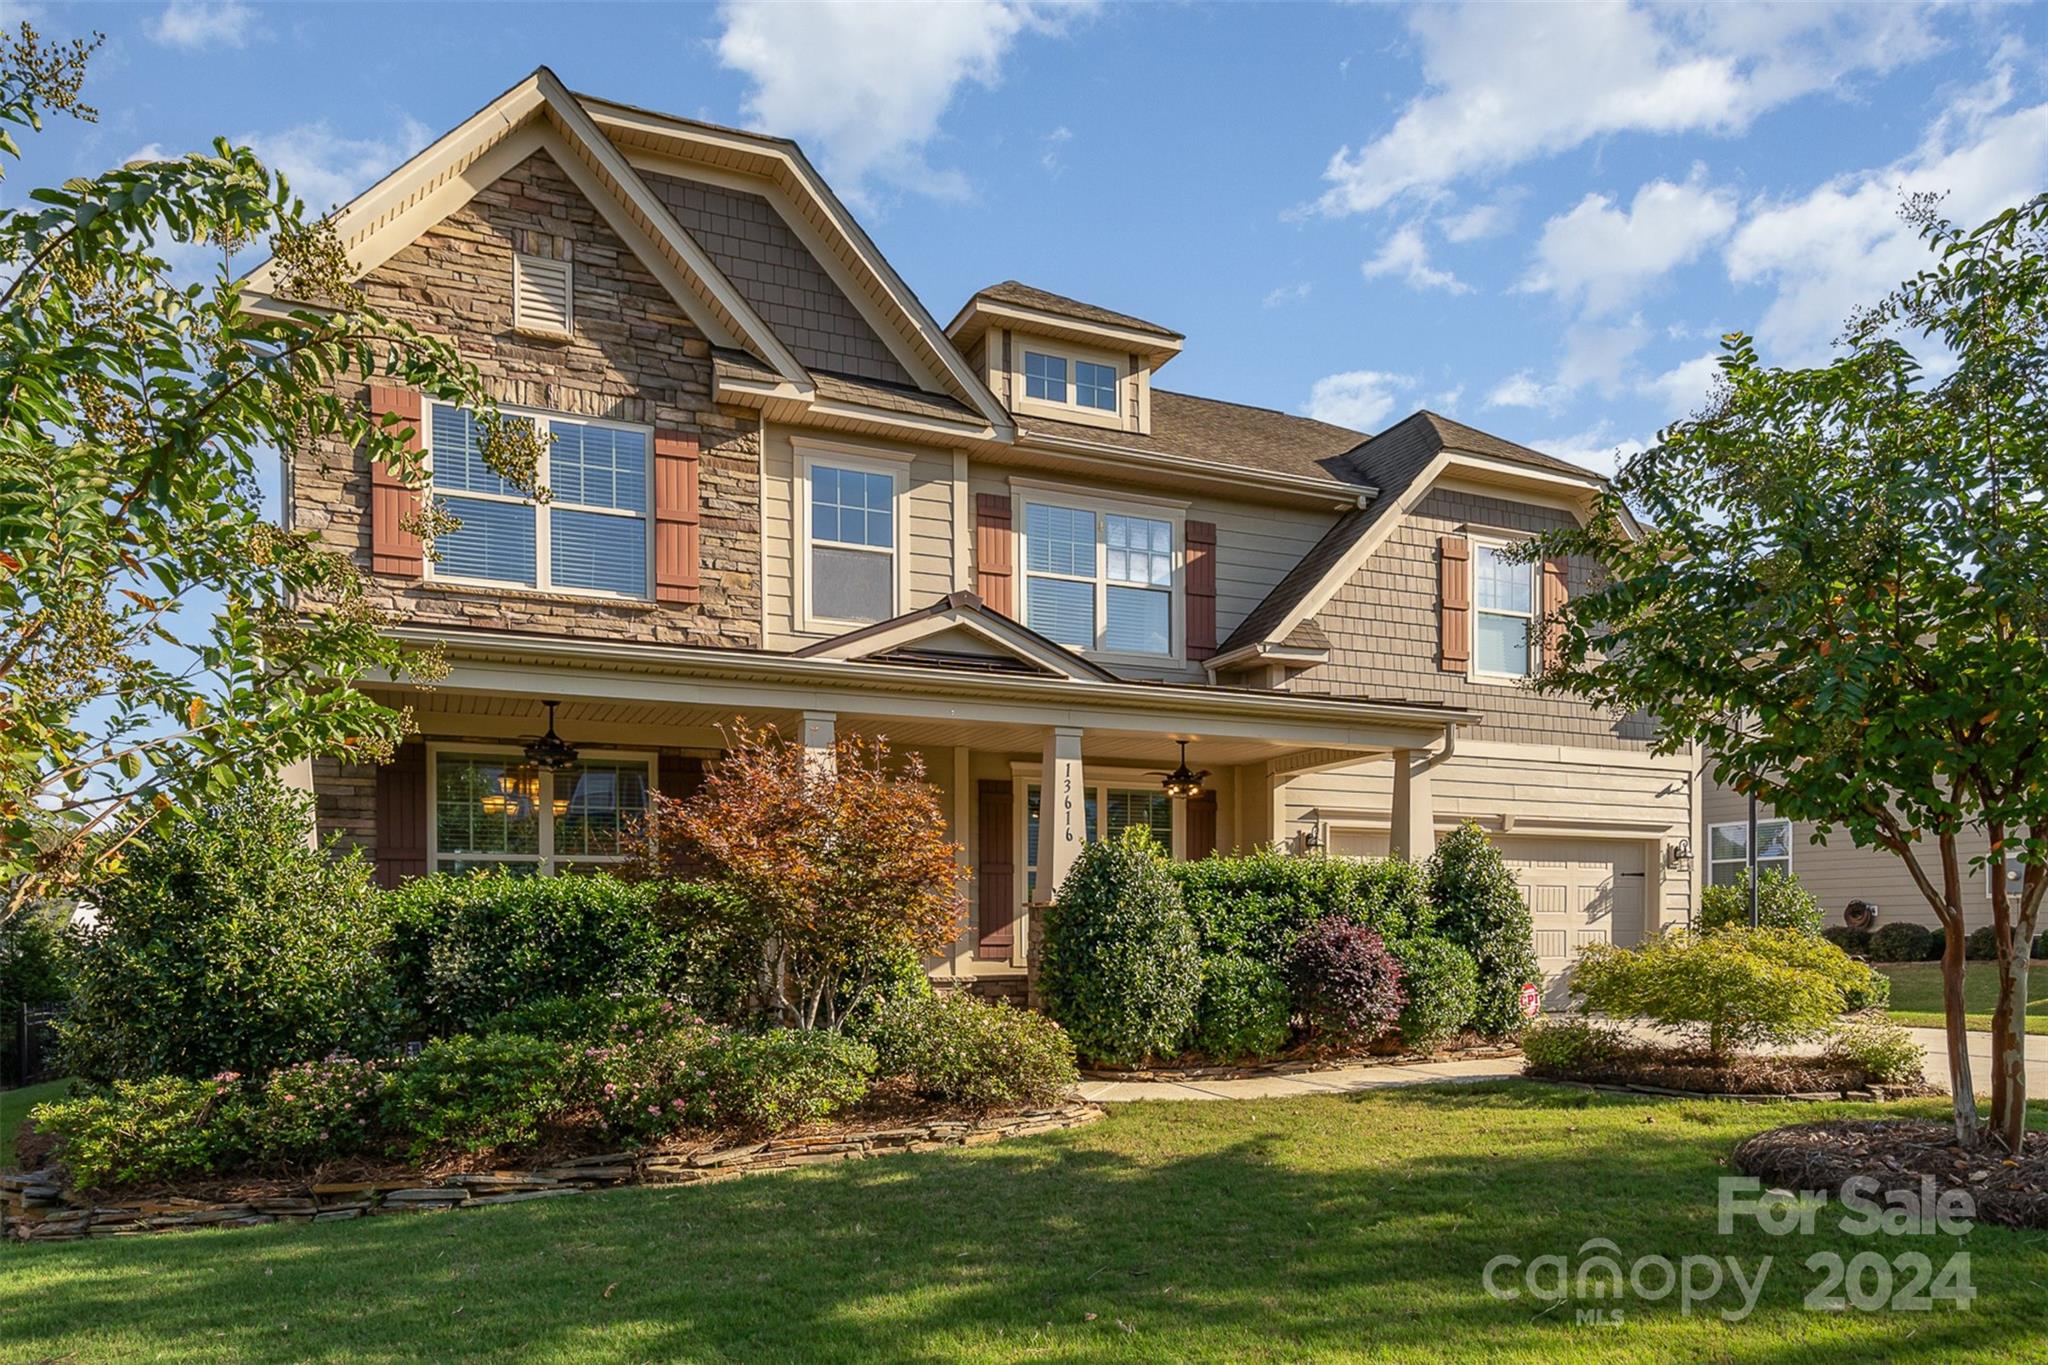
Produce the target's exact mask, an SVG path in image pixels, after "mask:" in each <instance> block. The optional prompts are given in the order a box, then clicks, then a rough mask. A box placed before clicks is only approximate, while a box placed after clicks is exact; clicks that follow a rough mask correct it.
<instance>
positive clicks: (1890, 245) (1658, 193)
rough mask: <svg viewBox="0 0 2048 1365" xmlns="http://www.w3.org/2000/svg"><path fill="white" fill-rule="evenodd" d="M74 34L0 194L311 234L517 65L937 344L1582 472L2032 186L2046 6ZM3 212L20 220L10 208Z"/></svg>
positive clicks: (748, 6) (183, 28)
mask: <svg viewBox="0 0 2048 1365" xmlns="http://www.w3.org/2000/svg"><path fill="white" fill-rule="evenodd" d="M21 17H28V18H31V19H33V20H35V21H36V22H37V24H38V25H39V26H40V27H41V28H42V29H43V30H44V31H45V33H46V34H48V35H50V36H69V35H71V34H74V33H78V32H82V31H85V30H89V29H95V28H96V29H100V30H103V31H104V32H105V33H106V34H107V44H106V46H105V48H104V49H103V50H102V52H101V53H100V55H99V57H98V58H97V59H96V61H95V63H94V67H93V75H92V79H91V81H90V84H89V86H88V90H87V98H88V99H90V100H91V101H92V102H93V103H95V104H97V105H98V106H99V108H100V110H101V118H100V121H99V123H98V124H97V125H92V126H83V125H75V124H69V123H66V122H62V121H60V122H57V123H55V124H53V125H52V128H51V131H50V132H48V133H46V134H44V135H43V136H41V137H39V138H34V139H31V140H30V141H29V143H28V146H27V148H26V150H27V152H28V155H27V157H26V159H25V164H24V166H23V167H22V168H21V169H20V171H18V172H13V173H10V174H9V176H8V178H7V180H6V182H5V187H4V190H0V193H4V194H5V195H7V196H10V197H15V196H20V195H22V194H24V193H25V192H26V190H27V189H28V187H29V186H31V185H34V184H40V183H46V182H50V181H54V180H57V179H61V178H63V177H65V176H69V175H74V174H83V173H91V172H93V171H96V170H99V169H102V168H104V167H106V166H107V165H110V164H113V163H115V162H118V161H120V160H122V159H125V158H127V157H130V156H132V155H135V154H136V153H138V152H143V151H146V150H147V149H152V148H154V149H157V150H160V151H165V152H174V151H180V150H185V149H188V148H192V147H198V146H202V145H204V144H205V143H206V142H207V141H208V140H210V139H211V138H212V137H214V136H216V135H223V134H224V135H227V136H230V137H233V138H236V139H238V140H244V141H248V142H251V143H253V144H254V145H255V146H256V147H257V148H258V149H259V151H262V152H263V153H264V154H265V155H267V156H268V157H270V158H271V159H272V160H273V161H274V162H275V163H276V164H278V165H280V166H282V167H283V168H285V169H286V170H287V171H288V172H290V173H291V174H292V175H293V176H294V179H295V181H296V183H297V184H298V185H299V187H300V188H301V190H302V191H303V192H305V193H306V194H307V196H308V198H309V199H313V200H316V201H319V202H323V203H324V202H326V201H329V200H340V199H345V198H347V197H348V196H349V195H350V194H353V193H354V192H355V191H357V190H360V189H361V188H363V187H364V186H365V185H367V184H368V183H370V182H371V181H373V180H374V179H376V178H377V177H378V176H380V175H381V174H383V173H384V172H385V171H387V170H389V169H390V168H392V167H394V166H395V165H397V164H398V162H399V161H401V160H402V159H404V157H405V156H407V155H409V154H410V153H411V152H412V151H413V150H415V149H416V148H417V147H418V146H420V145H423V143H424V142H425V141H427V140H429V139H430V138H431V137H432V136H434V135H436V134H438V133H439V132H441V131H443V130H445V129H447V128H449V127H451V126H453V125H454V124H456V123H457V122H459V121H460V120H462V119H463V118H464V117H466V116H467V115H469V114H470V113H472V112H473V111H474V110H475V109H476V108H477V107H478V106H480V105H482V104H483V103H485V102H486V101H487V100H489V99H490V98H491V97H492V96H494V95H496V94H497V93H498V92H499V91H500V90H502V89H504V88H505V87H506V86H508V85H511V84H512V83H513V82H515V81H516V80H518V79H519V78H520V77H521V76H523V75H524V74H525V73H526V72H527V71H529V70H531V69H532V68H533V67H534V66H536V65H539V64H543V63H544V64H546V65H548V66H551V67H553V68H554V70H555V71H556V72H557V73H558V74H559V75H561V76H562V78H563V79H564V80H565V81H566V82H567V83H568V84H569V86H570V87H571V88H572V89H578V90H585V91H589V92H592V93H598V94H603V95H607V96H610V97H613V98H617V99H621V100H625V101H629V102H632V103H636V104H641V105H646V106H649V107H652V108H657V109H662V110H667V111H671V112H675V113H680V114H686V115H693V116H697V117H702V118H708V119H712V120H716V121H719V122H724V123H735V124H741V125H746V126H753V127H759V128H762V129H765V130H767V131H770V132H776V133H781V134H785V135H789V136H794V137H796V138H798V139H799V140H800V141H802V142H803V144H804V146H805V147H806V149H807V150H808V151H809V152H810V154H811V155H812V157H813V158H814V159H815V160H816V161H817V162H818V163H819V164H820V166H821V167H822V168H823V169H824V170H825V172H826V174H827V175H828V176H829V177H830V178H831V179H832V180H833V182H834V184H835V185H836V186H837V188H838V189H839V190H840V192H841V193H842V194H843V195H844V196H845V197H846V198H847V199H848V200H849V201H850V202H852V203H853V204H854V206H855V208H856V211H857V212H858V213H860V215H861V217H862V219H863V221H864V222H865V224H866V225H867V227H868V229H869V231H870V232H871V233H872V234H873V236H874V237H875V239H876V240H877V241H878V242H879V243H880V244H881V246H882V248H883V249H884V250H885V251H886V252H887V253H888V255H889V256H890V258H891V260H892V261H893V262H894V263H895V264H896V267H897V268H898V270H900V271H901V272H902V273H903V275H904V276H905V278H907V279H908V280H909V281H910V283H911V284H912V286H913V287H914V288H916V289H917V291H918V292H919V294H920V295H921V296H922V297H923V299H924V301H925V304H926V306H927V307H928V308H930V309H931V311H932V312H933V313H934V314H936V315H937V316H938V317H939V319H940V320H941V321H942V322H943V321H944V320H946V319H947V318H949V317H950V316H951V315H952V313H953V311H954V310H955V308H957V307H958V305H959V304H960V302H961V301H962V300H963V299H965V298H966V297H967V295H968V294H970V293H971V292H972V291H973V290H974V289H976V288H978V287H980V286H982V285H985V284H988V283H992V282H994V281H996V280H1000V279H1004V278H1008V277H1015V278H1019V279H1022V280H1025V281H1028V282H1030V283H1033V284H1037V285H1041V286H1043V287H1045V288H1049V289H1054V290H1057V291H1059V292H1062V293H1067V294H1072V295H1075V296H1078V297H1081V298H1084V299H1087V300H1090V301H1092V302H1097V303H1100V304H1103V305H1106V306H1109V307H1112V308H1117V309H1121V310H1124V311H1127V312H1132V313H1136V314H1138V315H1140V316H1143V317H1147V318H1151V319H1153V320H1156V321H1158V322H1161V323H1164V324H1166V325H1169V326H1172V327H1174V328H1176V329H1178V330H1180V331H1183V332H1185V333H1187V336H1188V341H1187V345H1186V350H1185V351H1184V353H1183V354H1182V356H1181V357H1180V358H1179V359H1178V360H1176V361H1175V362H1174V363H1173V365H1172V366H1171V368H1169V369H1168V370H1167V371H1166V372H1165V373H1164V374H1163V375H1162V376H1161V383H1162V384H1164V385H1165V386H1166V387H1169V388H1177V389H1182V390H1186V391H1190V392H1196V393H1203V394H1209V395H1213V396H1217V397H1223V398H1230V399H1234V400H1238V401H1243V402H1250V403H1258V404H1263V405H1267V406H1271V407H1278V408H1285V409H1288V410H1291V411H1297V412H1309V413H1314V414H1315V415H1318V416H1323V417H1326V418H1328V419H1330V420H1333V421H1339V422H1343V423H1345V424H1347V425H1352V426H1358V427H1361V428H1363V429H1366V430H1376V429H1379V428H1381V427H1383V426H1385V425H1386V424H1387V423H1389V422H1391V421H1393V420H1395V419H1398V418H1399V417H1400V416H1402V415H1404V414H1405V413H1407V412H1409V411H1411V410H1412V409H1414V408H1416V407H1419V406H1428V407H1432V408H1435V409H1437V410H1438V411H1441V412H1445V413H1448V414H1450V415H1452V416H1456V417H1459V418H1461V419H1463V420H1465V421H1468V422H1471V423H1473V424H1475V425H1477V426H1481V427H1484V428H1486V429H1488V430H1492V431H1496V432H1499V433H1500V434H1502V435H1505V436H1509V437H1512V438H1515V439H1519V440H1523V441H1527V442H1530V443H1532V444H1536V445H1539V446H1541V447H1543V448H1545V449H1549V450H1553V451H1555V452H1556V453H1558V454H1562V455H1565V456H1567V457H1571V458H1578V459H1582V460H1586V461H1588V462H1590V463H1594V464H1598V465H1602V466H1608V465H1610V464H1611V462H1612V459H1613V456H1614V454H1615V452H1616V451H1617V450H1620V451H1626V450H1628V449H1632V448H1634V447H1635V446H1637V445H1639V444H1640V443H1642V442H1644V441H1647V440H1649V439H1651V438H1652V437H1653V436H1654V433H1655V432H1656V430H1657V428H1658V427H1659V426H1660V425H1662V424H1663V423H1664V422H1666V421H1669V420H1671V419H1672V418H1675V417H1678V416H1681V415H1683V414H1684V413H1685V412H1686V411H1687V410H1688V409H1689V408H1690V407H1691V406H1692V404H1693V403H1694V402H1695V401H1696V400H1697V399H1698V397H1699V396H1700V395H1701V394H1702V393H1703V392H1704V391H1705V387H1706V384H1707V382H1708V378H1709V376H1710V373H1711V369H1710V361H1709V359H1708V357H1710V356H1711V354H1712V353H1713V351H1714V349H1715V347H1716V345H1717V338H1718V336H1719V335H1720V334H1721V333H1722V332H1723V331H1726V330H1728V329H1731V328H1741V329H1745V330H1751V331H1755V332H1756V333H1758V335H1759V336H1760V338H1761V340H1762V346H1763V350H1764V352H1765V354H1766V356H1767V357H1769V358H1771V359H1775V360H1780V361H1785V362H1805V361H1811V360H1815V359H1818V358H1820V357H1822V356H1824V355H1825V353H1826V349H1827V345H1828V342H1829V340H1830V338H1831V337H1832V336H1833V335H1834V334H1835V333H1836V331H1837V330H1838V328H1839V324H1840V322H1841V320H1842V318H1843V316H1844V315H1845V314H1846V313H1847V311H1848V310H1849V309H1850V308H1851V307H1852V306H1853V305H1855V304H1856V303H1858V302H1859V301H1862V300H1867V299H1869V298H1872V297H1874V296H1875V295H1876V294H1877V293H1878V292H1880V291H1881V290H1882V288H1883V287H1884V286H1885V285H1886V284H1887V283H1889V282H1891V281H1894V280H1896V279H1897V278H1899V277H1900V276H1901V275H1903V274H1905V273H1907V272H1909V271H1910V270H1911V269H1913V268H1914V267H1915V266H1916V264H1917V248H1916V247H1915V245H1914V244H1913V242H1912V240H1911V238H1910V236H1909V235H1908V234H1907V233H1906V232H1905V231H1904V230H1903V229H1902V228H1901V227H1900V226H1899V224H1898V221H1897V217H1896V208H1897V205H1898V202H1899V198H1900V195H1901V193H1902V192H1904V191H1906V190H1909V189H1910V190H1921V189H1931V190H1936V191H1941V192H1946V193H1948V194H1949V195H1950V199H1949V206H1950V211H1951V213H1952V214H1953V216H1955V217H1957V218H1959V219H1967V220H1970V221H1975V220H1977V219H1979V218H1982V217H1984V216H1987V215H1988V214H1989V213H1991V212H1993V211H1995V210H1997V209H1999V208H2002V207H2004V206H2006V205H2007V204H2009V203H2012V202H2014V201H2015V200H2017V199H2018V198H2020V197H2022V196H2024V195H2026V194H2028V193H2030V192H2034V191H2038V190H2040V189H2042V188H2044V187H2048V89H2044V85H2048V81H2044V72H2048V64H2044V60H2043V56H2044V48H2048V10H2043V9H2041V8H2038V7H2018V6H2001V5H1979V6H1973V5H1953V6H1947V7H1942V8H1936V9H1920V8H1912V7H1908V6H1878V5H1860V6H1842V7H1834V6H1828V5H1823V4H1807V5H1799V6H1790V7H1782V8H1773V7H1766V6H1741V7H1738V6H1714V7H1657V8H1651V7H1643V6H1634V7H1631V6H1628V5H1619V4H1617V5H1595V4H1587V5H1579V6H1569V7H1567V6H1536V5H1521V6H1504V5H1502V6H1439V7H1429V8H1419V7H1418V8H1391V7H1379V6H1367V5H1346V6H1333V7H1311V6H1306V5H1301V6H1294V5H1249V4H1243V5H1232V6H1214V7H1211V6H1201V5H1184V6H1183V5H1164V4H1154V5H1141V6H1113V5H1102V6H1086V5H1041V4H1034V3H1023V2H1022V0H981V2H980V3H960V4H953V5H947V6H944V7H925V8H917V7H911V6H889V5H866V6H844V7H840V6H831V7H811V6H807V5H795V4H783V5H769V4H761V3H755V2H754V0H742V2H737V3H731V4H726V5H722V6H709V5H707V6H687V7H686V6H663V5H654V4H644V5H617V6H614V5H600V4H583V5H577V4H559V3H558V4H548V5H489V4H466V5H434V4H419V3H409V4H405V5H368V4H363V5H342V4H333V5H319V6H316V5H252V4H246V3H239V2H238V0H219V2H217V3H188V2H187V0H179V2H178V3H172V4H169V5H167V6H166V5H163V4H156V3H137V4H126V5H66V4H56V3H36V4H24V3H21V0H0V18H4V19H5V21H6V22H7V23H8V24H9V25H10V26H11V24H12V23H13V22H14V21H15V20H17V19H19V18H21ZM16 202H19V201H18V199H16Z"/></svg>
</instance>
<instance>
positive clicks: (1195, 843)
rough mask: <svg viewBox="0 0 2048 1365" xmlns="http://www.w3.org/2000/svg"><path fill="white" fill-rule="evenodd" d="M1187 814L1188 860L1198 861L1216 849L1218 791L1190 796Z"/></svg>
mask: <svg viewBox="0 0 2048 1365" xmlns="http://www.w3.org/2000/svg"><path fill="white" fill-rule="evenodd" d="M1187 815H1188V861H1189V862H1191V863H1192V862H1198V861H1200V860H1201V859H1203V858H1206V857H1208V856H1209V855H1210V854H1211V853H1214V852H1215V851H1216V793H1215V792H1203V793H1202V794H1201V795H1200V796H1191V797H1189V798H1188V802H1187Z"/></svg>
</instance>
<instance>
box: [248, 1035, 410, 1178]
mask: <svg viewBox="0 0 2048 1365" xmlns="http://www.w3.org/2000/svg"><path fill="white" fill-rule="evenodd" d="M390 1082H391V1070H390V1064H389V1063H385V1062H374V1061H358V1060H357V1059H356V1058H353V1057H342V1056H338V1055H337V1056H333V1057H329V1058H327V1059H325V1060H324V1061H318V1062H299V1063H297V1064H295V1065H293V1066H288V1067H285V1068H283V1069H282V1070H279V1071H273V1072H272V1073H271V1074H270V1075H269V1076H267V1077H265V1078H264V1081H263V1085H262V1089H261V1090H260V1091H259V1092H258V1094H257V1096H256V1098H255V1101H254V1105H255V1108H254V1112H253V1116H252V1122H251V1124H250V1127H251V1130H252V1137H253V1141H252V1142H251V1144H250V1146H251V1148H252V1150H253V1153H254V1155H255V1156H256V1157H258V1158H259V1159H261V1160H263V1161H267V1162H283V1163H292V1164H313V1163H317V1162H321V1161H329V1160H334V1159H336V1158H340V1157H350V1156H360V1155H362V1154H363V1153H365V1152H368V1151H370V1150H371V1149H372V1148H373V1146H374V1145H375V1138H376V1133H377V1127H378V1115H379V1113H380V1111H381V1110H382V1108H383V1104H384V1091H385V1089H386V1088H387V1087H388V1086H389V1085H390Z"/></svg>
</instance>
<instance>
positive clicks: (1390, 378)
mask: <svg viewBox="0 0 2048 1365" xmlns="http://www.w3.org/2000/svg"><path fill="white" fill-rule="evenodd" d="M1414 386H1415V381H1414V380H1413V379H1411V378H1409V377H1408V376H1407V375H1405V374H1388V373H1386V372H1385V371H1383V370H1347V371H1345V372H1344V373H1343V374H1328V375H1324V376H1323V377H1322V378H1321V379H1318V380H1317V381H1316V382H1315V384H1314V385H1313V386H1312V387H1311V388H1310V389H1309V394H1308V415H1309V416H1311V417H1313V418H1315V419H1316V420H1317V421H1318V422H1330V423H1334V424H1335V425H1337V426H1340V427H1350V428H1351V429H1352V430H1353V431H1377V430H1379V428H1380V423H1382V422H1383V421H1385V420H1386V417H1387V414H1388V413H1390V412H1392V411H1393V410H1394V405H1395V404H1396V403H1398V402H1399V401H1400V395H1401V394H1402V393H1405V392H1406V391H1407V390H1409V389H1411V388H1413V387H1414Z"/></svg>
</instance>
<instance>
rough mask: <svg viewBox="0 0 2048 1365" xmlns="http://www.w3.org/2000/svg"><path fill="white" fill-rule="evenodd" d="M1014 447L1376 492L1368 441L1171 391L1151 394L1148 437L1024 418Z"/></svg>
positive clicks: (1326, 426) (1282, 415)
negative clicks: (1152, 459)
mask: <svg viewBox="0 0 2048 1365" xmlns="http://www.w3.org/2000/svg"><path fill="white" fill-rule="evenodd" d="M1017 423H1018V427H1019V429H1020V436H1021V439H1023V440H1026V441H1028V440H1029V439H1030V438H1031V437H1033V436H1049V437H1053V438H1055V439H1058V440H1066V441H1085V442H1087V443H1088V444H1090V445H1094V446H1098V447H1109V448H1114V449H1123V450H1132V451H1137V452H1139V453H1142V454H1158V455H1177V456H1180V457H1182V458H1184V459H1191V460H1202V461H1206V462H1208V463H1211V464H1221V465H1235V466H1237V467H1239V468H1242V469H1257V470H1263V471H1265V472H1267V473H1272V474H1287V475H1292V476H1294V477H1297V478H1310V479H1324V480H1328V481H1329V482H1330V483H1332V484H1340V485H1347V486H1348V487H1346V488H1339V489H1336V490H1334V491H1336V492H1338V493H1339V494H1340V496H1341V495H1342V494H1344V493H1346V492H1348V493H1351V494H1354V495H1355V494H1358V493H1369V492H1370V491H1371V490H1372V489H1373V488H1375V487H1377V486H1378V484H1377V481H1376V480H1375V479H1373V478H1372V477H1370V476H1369V475H1368V474H1367V472H1366V470H1365V468H1364V465H1365V463H1366V462H1365V461H1364V460H1362V459H1361V458H1360V456H1361V455H1362V451H1363V447H1364V446H1365V444H1366V442H1367V440H1368V439H1369V438H1368V437H1367V436H1366V435H1365V433H1364V432H1360V431H1353V430H1351V429H1350V428H1349V427H1340V426H1333V425H1331V424H1330V423H1328V422H1318V421H1316V420H1315V419H1314V418H1313V417H1297V416H1295V415H1294V414H1293V413H1289V412H1279V411H1277V410H1275V409H1273V408H1255V407H1250V406H1247V405H1246V404H1243V403H1226V402H1224V401H1222V400H1221V399H1217V398H1197V397H1195V396H1194V395H1193V394H1186V393H1175V392H1173V391H1172V390H1171V389H1161V388H1156V387H1155V388H1154V389H1153V390H1152V430H1151V432H1150V433H1149V434H1145V433H1139V432H1135V431H1106V430H1104V429H1103V428H1101V427H1091V426H1085V425H1083V424H1082V423H1079V422H1062V421H1060V420H1058V419H1057V418H1051V417H1036V416H1030V415H1025V416H1022V417H1019V418H1018V419H1017Z"/></svg>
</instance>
